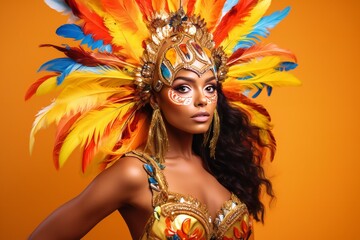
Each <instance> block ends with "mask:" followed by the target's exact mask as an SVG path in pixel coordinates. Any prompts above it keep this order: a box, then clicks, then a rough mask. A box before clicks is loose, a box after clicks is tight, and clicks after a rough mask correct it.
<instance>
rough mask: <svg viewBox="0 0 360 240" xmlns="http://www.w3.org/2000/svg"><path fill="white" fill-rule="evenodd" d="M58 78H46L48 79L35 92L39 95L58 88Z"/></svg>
mask: <svg viewBox="0 0 360 240" xmlns="http://www.w3.org/2000/svg"><path fill="white" fill-rule="evenodd" d="M56 79H57V76H54V77H51V78H48V79H46V81H44V82H43V83H41V85H40V86H39V87H38V89H37V90H36V93H35V94H36V95H37V96H41V95H44V94H47V93H49V92H51V91H53V90H54V89H56V88H57V84H56Z"/></svg>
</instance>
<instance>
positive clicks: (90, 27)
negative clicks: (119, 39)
mask: <svg viewBox="0 0 360 240" xmlns="http://www.w3.org/2000/svg"><path fill="white" fill-rule="evenodd" d="M68 2H69V3H68V4H69V6H70V7H71V8H72V10H73V13H74V14H75V15H76V16H78V17H79V18H81V19H83V20H84V26H83V31H84V33H85V34H92V37H93V38H94V39H95V40H103V41H104V43H105V44H111V42H112V39H113V38H112V36H111V35H110V33H109V30H108V29H107V27H106V26H105V25H104V21H103V19H102V17H100V16H99V15H98V14H96V13H95V12H92V11H91V10H90V9H88V7H87V6H85V5H83V4H81V3H79V2H77V3H75V2H74V1H68ZM70 2H71V3H70Z"/></svg>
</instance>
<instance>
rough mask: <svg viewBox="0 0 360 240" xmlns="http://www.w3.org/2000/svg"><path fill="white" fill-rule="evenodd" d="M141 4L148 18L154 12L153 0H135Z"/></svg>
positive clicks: (146, 18)
mask: <svg viewBox="0 0 360 240" xmlns="http://www.w3.org/2000/svg"><path fill="white" fill-rule="evenodd" d="M135 1H136V3H137V4H138V6H139V9H140V11H141V12H142V14H143V16H144V19H145V20H148V19H149V18H150V17H151V16H152V14H153V13H154V8H153V6H152V1H151V0H135Z"/></svg>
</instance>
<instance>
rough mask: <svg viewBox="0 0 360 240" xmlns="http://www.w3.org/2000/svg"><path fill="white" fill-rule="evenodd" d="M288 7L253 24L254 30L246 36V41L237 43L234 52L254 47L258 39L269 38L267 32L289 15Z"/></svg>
mask: <svg viewBox="0 0 360 240" xmlns="http://www.w3.org/2000/svg"><path fill="white" fill-rule="evenodd" d="M289 11H290V7H286V8H285V9H284V10H282V11H276V12H274V13H273V14H271V15H269V16H265V17H262V18H261V19H260V21H259V22H258V23H257V24H255V26H254V29H253V31H252V32H251V33H249V34H248V35H246V39H245V40H242V41H239V42H238V43H237V44H236V46H235V48H234V51H236V50H237V49H239V48H249V47H251V46H253V45H255V43H256V41H259V40H260V37H264V38H266V37H267V36H269V34H270V32H269V30H270V29H272V28H274V27H275V26H276V25H277V24H278V23H279V22H281V20H283V19H284V18H285V17H286V16H287V15H288V13H289Z"/></svg>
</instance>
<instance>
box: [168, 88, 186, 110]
mask: <svg viewBox="0 0 360 240" xmlns="http://www.w3.org/2000/svg"><path fill="white" fill-rule="evenodd" d="M168 97H169V99H170V101H171V102H172V103H174V104H176V105H183V106H186V105H190V103H191V102H192V96H187V97H182V96H180V95H179V94H178V93H177V92H175V91H174V90H173V89H170V90H169V91H168Z"/></svg>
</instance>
